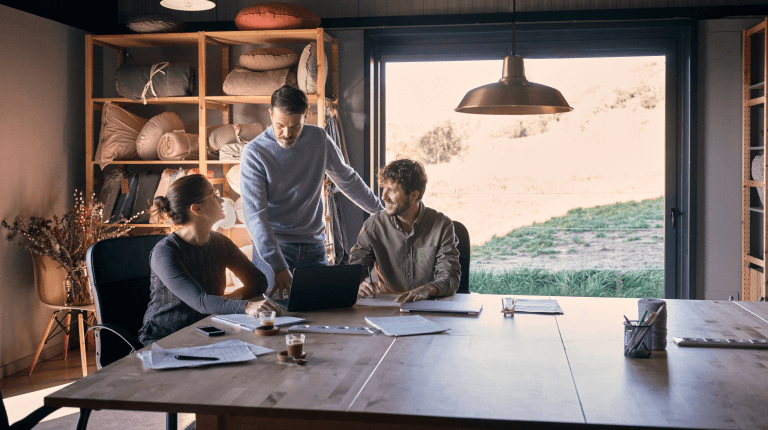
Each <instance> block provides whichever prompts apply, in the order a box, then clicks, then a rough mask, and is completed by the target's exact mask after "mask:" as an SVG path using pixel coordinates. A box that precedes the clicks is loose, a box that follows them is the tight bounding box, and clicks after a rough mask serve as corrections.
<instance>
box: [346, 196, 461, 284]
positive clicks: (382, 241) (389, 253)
mask: <svg viewBox="0 0 768 430" xmlns="http://www.w3.org/2000/svg"><path fill="white" fill-rule="evenodd" d="M458 243H459V240H458V238H457V237H456V234H455V233H454V231H453V221H451V219H450V218H448V217H447V216H445V215H443V214H442V213H440V212H438V211H436V210H434V209H430V208H428V207H426V206H424V203H422V202H419V215H418V216H417V217H416V222H414V224H413V231H411V232H410V233H405V232H404V231H403V230H402V229H401V228H400V225H399V224H398V222H397V217H396V216H388V215H387V212H386V211H380V212H377V213H375V214H373V215H371V217H370V218H368V219H367V220H366V221H365V223H364V224H363V229H362V230H361V231H360V234H359V235H358V237H357V243H356V244H355V246H353V247H352V250H351V251H350V264H362V265H364V266H365V267H373V263H374V262H376V269H377V270H376V274H377V275H378V278H379V284H380V288H381V289H382V292H385V291H388V292H392V293H403V292H406V291H410V290H413V289H414V288H417V287H420V286H422V285H426V284H430V283H431V284H432V285H434V286H435V287H436V288H437V291H438V296H439V297H443V296H450V295H452V294H455V293H456V290H457V289H458V288H459V279H460V278H461V266H460V265H459V250H458V248H457V245H458Z"/></svg>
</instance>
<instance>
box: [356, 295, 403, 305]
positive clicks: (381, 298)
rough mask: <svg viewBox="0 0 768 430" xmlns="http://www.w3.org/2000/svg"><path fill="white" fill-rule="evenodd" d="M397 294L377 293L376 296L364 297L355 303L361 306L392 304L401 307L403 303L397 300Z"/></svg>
mask: <svg viewBox="0 0 768 430" xmlns="http://www.w3.org/2000/svg"><path fill="white" fill-rule="evenodd" d="M397 296H399V294H376V297H363V298H362V299H360V300H358V301H357V303H355V304H356V305H359V306H392V307H395V308H399V307H400V305H402V303H397V302H396V301H395V299H396V298H397Z"/></svg>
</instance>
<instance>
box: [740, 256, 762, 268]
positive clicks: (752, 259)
mask: <svg viewBox="0 0 768 430" xmlns="http://www.w3.org/2000/svg"><path fill="white" fill-rule="evenodd" d="M744 261H746V262H747V263H750V264H754V265H755V266H758V267H765V265H764V264H763V260H760V259H758V258H755V257H753V256H751V255H745V256H744Z"/></svg>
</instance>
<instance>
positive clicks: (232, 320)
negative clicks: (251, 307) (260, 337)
mask: <svg viewBox="0 0 768 430" xmlns="http://www.w3.org/2000/svg"><path fill="white" fill-rule="evenodd" d="M211 319H212V320H213V321H216V322H220V323H224V324H228V325H231V326H234V327H238V328H241V329H243V330H248V331H254V330H256V329H257V328H259V327H261V323H260V322H259V318H257V317H255V316H251V315H248V314H229V315H215V316H213V317H212V318H211ZM303 322H306V320H305V319H304V318H296V317H277V318H275V327H283V326H287V325H291V324H299V323H303Z"/></svg>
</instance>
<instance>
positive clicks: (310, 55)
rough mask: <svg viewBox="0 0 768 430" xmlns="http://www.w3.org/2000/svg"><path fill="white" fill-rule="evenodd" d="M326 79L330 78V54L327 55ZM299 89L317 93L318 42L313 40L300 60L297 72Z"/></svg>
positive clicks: (325, 65) (324, 66) (308, 92)
mask: <svg viewBox="0 0 768 430" xmlns="http://www.w3.org/2000/svg"><path fill="white" fill-rule="evenodd" d="M323 54H324V55H323V56H324V57H325V63H324V64H323V69H324V70H325V79H326V81H327V80H328V55H325V53H323ZM296 80H297V81H298V83H299V89H300V90H302V91H304V93H306V94H317V43H315V42H312V43H310V44H309V45H307V46H306V47H305V48H304V51H303V52H302V53H301V59H300V60H299V70H298V71H297V72H296Z"/></svg>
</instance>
